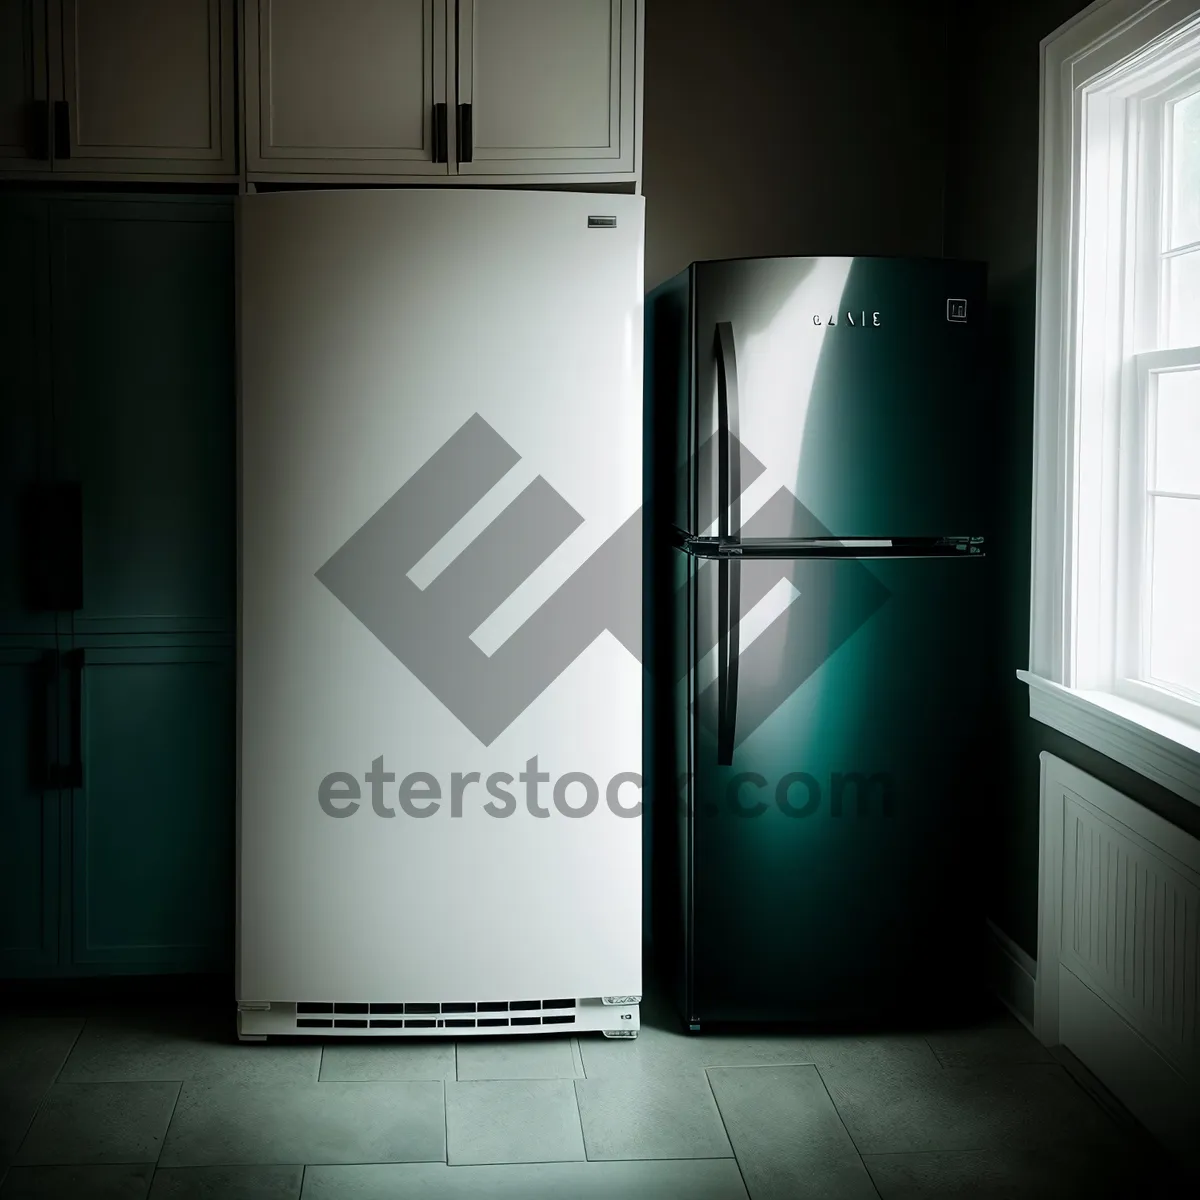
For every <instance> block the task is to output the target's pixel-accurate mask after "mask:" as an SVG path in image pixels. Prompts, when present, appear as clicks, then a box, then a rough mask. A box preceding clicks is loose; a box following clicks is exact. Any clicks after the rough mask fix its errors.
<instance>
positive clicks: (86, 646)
mask: <svg viewBox="0 0 1200 1200" xmlns="http://www.w3.org/2000/svg"><path fill="white" fill-rule="evenodd" d="M0 253H2V255H3V258H2V260H0V267H2V268H3V269H2V270H0V277H2V283H0V306H3V307H2V311H0V317H2V318H3V320H0V330H2V332H0V337H2V338H3V339H4V345H3V349H4V355H3V362H4V367H3V370H4V378H3V390H2V404H0V422H2V427H0V466H2V467H3V480H2V481H0V718H2V720H0V906H2V911H0V972H2V973H4V974H8V975H54V974H113V973H123V972H156V971H188V970H212V969H223V968H226V967H228V965H229V963H230V960H231V947H232V889H233V882H232V880H233V854H234V850H233V829H234V739H235V721H234V696H235V682H234V651H233V642H234V619H235V610H234V595H235V583H234V569H235V489H234V415H235V414H234V394H235V393H234V318H233V295H234V272H233V226H232V202H231V201H230V200H228V199H222V198H205V199H196V198H176V197H161V198H155V199H152V200H151V199H147V198H145V197H128V198H126V197H118V196H113V197H108V198H103V199H101V198H95V197H91V198H87V197H61V198H59V197H56V198H53V199H49V198H37V197H17V198H7V199H5V200H3V201H0Z"/></svg>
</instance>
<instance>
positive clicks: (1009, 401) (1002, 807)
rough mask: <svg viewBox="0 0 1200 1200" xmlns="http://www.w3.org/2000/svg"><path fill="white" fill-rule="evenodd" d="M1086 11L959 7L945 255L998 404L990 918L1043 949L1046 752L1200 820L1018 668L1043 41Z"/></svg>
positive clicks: (1026, 570) (1042, 0)
mask: <svg viewBox="0 0 1200 1200" xmlns="http://www.w3.org/2000/svg"><path fill="white" fill-rule="evenodd" d="M1085 7H1086V3H1083V2H1082V0H1008V2H1006V3H1005V4H1003V5H986V4H972V5H962V6H958V5H955V6H954V10H957V11H954V15H953V17H952V18H951V20H950V23H949V38H948V43H949V44H948V51H949V62H950V70H949V78H948V85H949V87H948V94H949V97H950V105H949V107H950V111H951V113H952V119H951V123H950V129H949V135H948V139H947V156H946V181H947V188H946V250H945V252H946V254H948V255H950V256H951V257H959V258H973V259H982V260H983V261H985V262H987V263H988V265H989V287H990V307H991V325H992V329H991V335H992V338H991V342H992V344H991V354H990V365H991V392H990V395H988V396H987V397H984V398H982V399H983V402H986V403H990V404H993V405H995V406H996V411H997V416H998V425H999V430H1000V437H999V438H998V441H997V445H996V447H995V454H996V455H997V456H998V458H999V462H998V463H997V464H996V467H997V469H996V470H995V472H994V475H995V477H996V478H997V479H998V480H999V481H1000V483H999V486H998V488H997V491H996V494H995V497H994V501H995V505H996V508H995V512H994V516H993V520H992V522H991V526H992V528H993V529H994V530H995V531H996V535H997V537H996V541H995V543H994V546H993V550H992V553H993V555H994V556H995V559H996V562H997V565H998V567H999V572H998V574H999V577H1000V578H1001V579H1002V580H1003V581H1004V585H1003V595H1002V597H1001V603H1002V610H1003V617H1002V620H1001V622H1000V625H999V628H998V629H996V630H995V631H994V637H993V639H992V640H991V644H990V645H989V647H988V652H989V654H990V656H991V660H992V663H993V665H994V676H995V678H996V680H997V686H998V695H997V703H996V706H995V709H994V720H995V721H996V723H997V726H998V728H997V734H998V743H997V759H998V761H997V762H996V763H995V764H994V768H995V769H994V770H991V771H989V772H988V773H987V777H988V778H989V779H990V784H989V786H988V789H987V791H986V792H984V793H983V794H981V795H980V796H979V797H977V798H976V799H977V802H979V803H984V804H987V805H988V807H989V808H990V809H991V810H992V811H993V812H994V813H995V824H994V827H995V829H996V831H997V841H996V844H995V846H994V853H993V859H992V879H991V881H990V888H989V892H990V895H991V904H990V908H991V915H992V917H993V919H994V920H995V921H996V923H997V924H998V925H1000V927H1001V928H1003V929H1004V930H1005V931H1006V932H1007V933H1008V934H1009V935H1010V936H1011V937H1013V938H1014V939H1015V940H1016V941H1017V942H1018V943H1019V944H1020V945H1021V946H1022V947H1024V949H1025V950H1027V951H1028V952H1029V953H1030V954H1033V953H1035V951H1036V949H1037V872H1038V811H1039V809H1038V787H1039V777H1038V770H1039V763H1038V755H1039V753H1040V752H1041V751H1043V750H1048V751H1050V753H1052V754H1055V755H1058V756H1059V757H1060V758H1063V759H1066V760H1067V761H1068V762H1071V763H1074V764H1075V765H1076V766H1078V767H1079V768H1081V769H1082V770H1085V771H1087V772H1088V773H1089V774H1091V775H1095V776H1096V777H1097V778H1100V779H1102V780H1103V781H1104V782H1106V783H1108V784H1110V785H1111V786H1113V787H1115V788H1117V789H1119V790H1120V791H1123V792H1125V793H1126V794H1127V795H1129V796H1132V797H1133V798H1135V799H1137V800H1140V801H1141V802H1142V803H1143V804H1145V805H1146V806H1147V807H1149V808H1151V809H1153V810H1154V811H1156V812H1158V813H1160V814H1161V815H1162V816H1164V817H1166V818H1167V819H1168V820H1172V821H1174V822H1176V823H1177V824H1181V825H1183V826H1184V827H1185V828H1189V829H1193V830H1195V829H1196V827H1197V825H1200V820H1198V815H1197V813H1196V812H1195V810H1194V809H1193V808H1192V806H1191V805H1189V804H1188V803H1187V802H1186V801H1184V800H1182V799H1180V798H1179V797H1177V796H1175V795H1174V794H1172V793H1170V792H1167V791H1165V790H1164V789H1162V788H1159V787H1157V786H1156V785H1154V784H1152V783H1150V782H1149V781H1148V780H1146V779H1145V778H1144V777H1143V776H1140V775H1138V774H1136V773H1135V772H1133V771H1130V770H1127V769H1126V768H1124V767H1122V766H1120V765H1119V764H1117V763H1115V762H1113V761H1112V760H1111V759H1108V758H1105V757H1104V756H1103V755H1100V754H1097V753H1096V752H1095V751H1093V750H1091V749H1089V748H1087V747H1085V746H1082V745H1080V744H1079V743H1078V742H1075V741H1074V740H1073V739H1071V738H1068V737H1065V736H1064V735H1062V734H1060V733H1058V732H1056V731H1054V730H1051V729H1049V728H1047V727H1046V726H1044V725H1041V724H1039V723H1037V722H1035V721H1032V720H1030V718H1029V699H1028V691H1027V689H1026V687H1025V685H1024V684H1021V683H1020V682H1018V680H1017V679H1016V677H1015V675H1014V672H1015V671H1016V670H1017V669H1018V668H1021V667H1026V666H1027V665H1028V661H1029V574H1030V566H1029V565H1030V521H1031V508H1032V486H1033V366H1034V356H1033V346H1034V308H1035V266H1036V260H1037V199H1038V197H1037V191H1038V122H1039V113H1038V104H1039V100H1038V85H1039V73H1040V43H1041V40H1042V38H1044V37H1045V36H1046V35H1047V34H1050V33H1052V32H1053V31H1054V30H1055V29H1056V28H1058V26H1059V25H1061V24H1062V23H1063V22H1065V21H1067V20H1069V19H1070V18H1071V17H1072V16H1073V15H1074V14H1075V13H1076V12H1079V11H1081V10H1082V9H1083V8H1085ZM964 12H965V13H966V14H967V15H966V16H965V17H964V16H962V15H960V14H961V13H964ZM985 48H986V49H985Z"/></svg>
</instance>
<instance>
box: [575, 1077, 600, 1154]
mask: <svg viewBox="0 0 1200 1200" xmlns="http://www.w3.org/2000/svg"><path fill="white" fill-rule="evenodd" d="M571 1095H572V1096H574V1097H575V1119H576V1120H577V1121H578V1122H579V1141H580V1144H581V1145H582V1146H583V1161H584V1162H595V1161H597V1160H595V1159H591V1158H588V1146H587V1132H586V1131H585V1129H584V1128H583V1105H582V1104H580V1103H579V1080H578V1079H572V1080H571Z"/></svg>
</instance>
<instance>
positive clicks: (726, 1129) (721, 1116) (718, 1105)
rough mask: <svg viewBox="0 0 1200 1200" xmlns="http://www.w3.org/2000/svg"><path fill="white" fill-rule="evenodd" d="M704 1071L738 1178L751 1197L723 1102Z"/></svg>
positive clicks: (709, 1092)
mask: <svg viewBox="0 0 1200 1200" xmlns="http://www.w3.org/2000/svg"><path fill="white" fill-rule="evenodd" d="M701 1069H702V1070H703V1071H704V1082H705V1083H706V1084H708V1094H709V1095H710V1096H711V1097H712V1099H713V1104H714V1105H716V1109H717V1119H718V1120H719V1121H720V1122H721V1129H722V1131H723V1132H724V1134H725V1140H726V1141H727V1142H728V1143H729V1149H730V1151H731V1153H732V1155H733V1161H734V1165H735V1166H736V1167H737V1170H738V1178H739V1179H741V1181H742V1187H743V1188H744V1189H745V1192H746V1195H747V1196H749V1195H750V1184H749V1183H747V1182H746V1172H745V1171H743V1170H742V1160H741V1159H740V1158H738V1156H737V1150H736V1149H735V1147H734V1144H733V1138H732V1137H731V1136H730V1133H729V1126H728V1125H726V1124H725V1114H724V1113H723V1112H722V1111H721V1102H720V1100H718V1099H717V1089H716V1088H714V1087H713V1082H712V1077H711V1076H710V1075H709V1073H708V1072H709V1068H708V1067H702V1068H701Z"/></svg>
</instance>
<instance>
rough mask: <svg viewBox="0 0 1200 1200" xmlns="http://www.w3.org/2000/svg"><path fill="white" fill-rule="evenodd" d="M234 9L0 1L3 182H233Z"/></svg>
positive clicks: (107, 1)
mask: <svg viewBox="0 0 1200 1200" xmlns="http://www.w3.org/2000/svg"><path fill="white" fill-rule="evenodd" d="M235 20H236V0H171V2H170V3H164V2H163V0H0V33H2V35H3V36H2V38H0V63H2V64H3V68H4V69H3V73H2V74H0V102H2V104H3V117H2V118H0V145H2V148H0V155H3V157H2V158H0V172H4V173H13V172H18V171H19V172H21V173H22V174H28V173H35V174H37V175H42V176H43V177H44V176H45V175H46V174H49V175H50V176H68V177H71V178H79V179H92V180H96V179H144V180H153V179H165V180H171V179H180V178H192V179H220V178H225V179H228V180H232V179H234V178H236V174H237V159H236V152H235V137H236V120H235V99H236V92H235V88H234V23H235Z"/></svg>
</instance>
